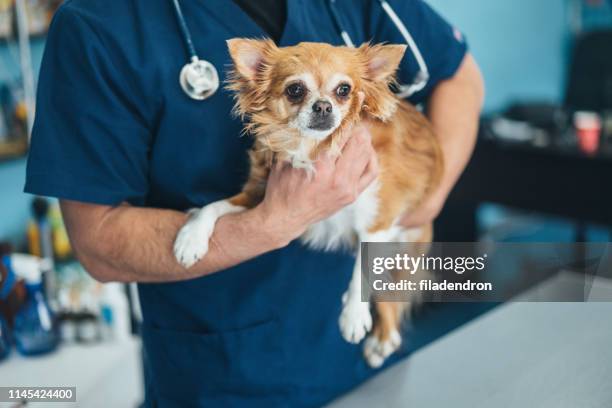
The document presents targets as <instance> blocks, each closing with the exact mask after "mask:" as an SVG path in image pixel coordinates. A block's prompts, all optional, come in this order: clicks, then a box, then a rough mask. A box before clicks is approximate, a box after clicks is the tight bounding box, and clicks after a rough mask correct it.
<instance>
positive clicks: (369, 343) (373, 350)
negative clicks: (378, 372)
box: [363, 331, 402, 368]
mask: <svg viewBox="0 0 612 408" xmlns="http://www.w3.org/2000/svg"><path fill="white" fill-rule="evenodd" d="M401 344H402V336H401V335H400V334H399V333H398V332H397V331H393V332H392V333H391V335H390V336H389V338H388V339H387V340H384V341H381V340H380V339H379V338H378V337H377V336H375V335H370V336H369V337H368V338H367V339H366V341H365V343H364V345H363V355H364V357H365V359H366V361H367V362H368V365H369V366H370V367H372V368H379V367H380V366H382V365H383V363H384V362H385V360H386V359H387V357H389V356H390V355H391V354H393V353H394V352H395V351H396V350H397V349H398V348H399V346H400V345H401Z"/></svg>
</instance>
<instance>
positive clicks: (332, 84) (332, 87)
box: [325, 72, 353, 93]
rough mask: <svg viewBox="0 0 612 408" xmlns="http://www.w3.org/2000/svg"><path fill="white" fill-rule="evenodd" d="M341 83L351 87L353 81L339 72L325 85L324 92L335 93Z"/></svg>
mask: <svg viewBox="0 0 612 408" xmlns="http://www.w3.org/2000/svg"><path fill="white" fill-rule="evenodd" d="M343 82H344V83H347V84H349V85H351V86H353V81H352V80H351V77H349V76H348V75H346V74H343V73H340V72H338V73H335V74H333V75H332V76H331V77H330V79H329V80H328V81H327V83H326V84H325V90H326V91H327V92H329V93H333V92H335V91H336V88H338V85H340V84H341V83H343Z"/></svg>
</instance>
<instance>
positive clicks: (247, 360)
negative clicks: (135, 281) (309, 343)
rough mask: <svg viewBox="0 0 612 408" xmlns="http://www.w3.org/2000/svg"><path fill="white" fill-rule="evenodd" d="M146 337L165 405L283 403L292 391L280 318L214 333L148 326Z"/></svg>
mask: <svg viewBox="0 0 612 408" xmlns="http://www.w3.org/2000/svg"><path fill="white" fill-rule="evenodd" d="M143 341H144V343H145V348H146V350H147V353H149V354H151V358H150V359H149V360H150V362H151V369H152V370H151V373H152V377H153V384H154V385H155V386H156V394H157V400H158V406H160V407H164V406H218V405H216V403H220V402H221V401H223V402H222V405H223V406H245V405H246V404H249V402H250V401H251V400H256V401H257V402H258V403H260V402H261V401H263V400H265V399H266V397H269V398H274V399H275V400H274V401H267V402H266V404H267V406H283V400H282V399H281V398H282V395H286V393H288V392H290V390H289V384H287V382H286V378H287V376H286V355H285V352H284V350H283V346H282V339H281V336H280V330H279V322H278V320H268V321H265V322H262V323H258V324H256V325H254V326H250V327H247V328H244V329H238V330H231V331H225V332H216V333H210V334H208V333H207V334H199V333H194V332H188V331H175V330H167V329H159V328H154V327H145V328H143ZM228 398H229V400H228ZM228 402H229V404H228ZM247 406H250V405H247Z"/></svg>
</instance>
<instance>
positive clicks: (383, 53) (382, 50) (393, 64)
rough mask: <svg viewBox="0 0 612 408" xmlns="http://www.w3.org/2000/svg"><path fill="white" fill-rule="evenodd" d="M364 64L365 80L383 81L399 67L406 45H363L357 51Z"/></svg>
mask: <svg viewBox="0 0 612 408" xmlns="http://www.w3.org/2000/svg"><path fill="white" fill-rule="evenodd" d="M358 51H359V53H360V54H361V56H362V58H363V61H364V64H365V71H366V72H365V75H366V78H367V79H369V80H371V81H384V80H386V79H388V78H390V77H392V76H393V75H394V74H395V71H397V68H398V67H399V64H400V62H401V61H402V58H403V57H404V53H405V52H406V45H404V44H402V45H395V44H391V45H382V44H377V45H370V44H367V43H366V44H363V45H362V46H361V47H359V49H358Z"/></svg>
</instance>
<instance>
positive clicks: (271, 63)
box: [175, 39, 443, 366]
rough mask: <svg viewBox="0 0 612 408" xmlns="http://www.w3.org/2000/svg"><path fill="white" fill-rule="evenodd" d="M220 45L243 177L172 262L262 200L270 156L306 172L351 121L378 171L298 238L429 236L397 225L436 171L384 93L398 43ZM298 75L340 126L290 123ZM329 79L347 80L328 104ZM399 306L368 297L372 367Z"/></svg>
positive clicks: (348, 310) (436, 163) (390, 347)
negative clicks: (249, 145) (245, 154)
mask: <svg viewBox="0 0 612 408" xmlns="http://www.w3.org/2000/svg"><path fill="white" fill-rule="evenodd" d="M228 46H229V51H230V54H231V56H232V59H233V60H234V69H233V71H232V72H231V74H230V77H229V81H228V88H229V89H230V90H232V91H233V92H234V94H235V98H236V104H235V113H236V114H237V115H239V116H240V117H241V118H243V120H244V121H245V123H246V124H245V132H246V133H248V134H249V135H251V136H252V137H254V146H253V149H252V150H251V152H250V161H251V171H250V176H249V179H248V181H247V183H246V184H245V186H244V188H243V191H242V192H241V193H240V194H239V195H237V196H235V197H232V198H230V199H229V200H225V201H223V202H218V203H214V204H212V205H209V206H207V207H205V208H204V209H202V210H201V211H200V213H198V214H196V216H195V217H192V219H191V220H190V222H189V223H188V224H186V226H185V227H184V228H183V230H181V232H179V235H178V237H177V241H176V244H175V253H176V255H177V258H178V259H179V261H181V263H183V264H184V265H186V266H189V265H190V264H192V263H194V262H195V261H196V260H197V259H199V258H201V257H202V256H204V254H205V253H206V248H205V249H204V250H203V251H202V250H201V249H200V248H195V247H194V246H195V245H199V246H200V247H201V238H202V237H205V236H206V234H208V236H210V234H212V230H213V228H214V222H215V221H216V218H217V217H220V216H221V215H223V214H225V213H227V212H233V211H240V210H242V209H244V208H251V207H254V206H256V205H257V204H258V203H260V202H261V200H262V199H263V196H264V193H265V188H266V182H267V178H268V175H269V173H270V169H271V166H272V163H273V162H274V161H275V160H283V161H285V160H286V161H290V162H292V163H293V165H294V166H295V167H303V168H305V169H307V170H308V171H310V169H311V168H312V166H311V165H312V163H313V162H314V161H315V160H316V158H317V156H318V155H319V154H320V153H321V152H322V151H327V150H332V151H337V150H338V146H337V143H338V140H339V139H340V138H341V137H343V134H344V133H345V132H348V131H350V129H351V127H352V126H354V125H355V124H357V123H359V122H361V123H365V124H366V125H367V127H368V128H369V130H370V132H371V135H372V145H373V147H374V149H375V151H376V153H377V156H378V161H379V167H380V173H379V176H378V179H377V181H376V182H375V183H373V186H372V188H368V190H366V192H364V193H363V194H362V196H361V197H360V198H359V199H358V200H357V202H356V203H355V204H354V205H351V206H350V208H347V209H346V210H342V211H341V213H340V214H338V215H334V217H331V218H330V219H329V220H326V221H324V222H321V223H319V224H318V225H314V226H312V227H311V228H310V229H309V230H308V231H307V233H306V234H305V236H304V241H305V242H306V243H308V244H309V245H312V246H314V247H318V248H334V247H336V246H338V245H336V244H337V243H336V242H335V241H336V239H337V241H338V243H340V242H345V243H346V242H349V243H351V242H352V243H353V244H354V243H358V242H359V241H366V240H367V241H382V240H384V241H405V240H406V241H414V242H423V243H427V242H430V241H431V239H432V228H431V225H424V226H422V227H421V228H419V229H415V230H412V231H406V230H404V229H403V228H401V226H399V225H398V220H399V219H400V217H401V216H402V215H403V214H405V213H406V212H407V211H410V210H412V209H414V208H415V207H416V206H418V205H419V204H420V203H421V202H422V201H423V200H424V199H425V198H426V197H427V195H428V194H429V193H430V192H431V191H432V190H433V189H435V187H436V186H437V185H438V183H439V181H440V177H441V174H442V170H443V163H442V154H441V151H440V148H439V145H438V142H437V139H436V137H435V135H434V132H433V130H432V128H431V126H430V124H429V122H428V121H427V119H426V118H425V117H424V116H423V115H422V114H421V113H420V112H418V111H417V110H416V109H415V108H414V107H413V106H412V105H410V104H409V103H407V102H404V101H400V100H399V99H398V98H396V97H395V96H394V95H393V93H392V92H391V91H390V89H389V84H390V83H391V82H393V81H394V74H395V71H396V69H397V67H398V65H399V62H400V60H401V58H402V56H403V54H404V52H405V46H401V45H369V44H365V45H363V46H361V47H359V48H356V49H354V48H348V47H332V46H330V45H327V44H320V43H300V44H298V45H296V46H293V47H286V48H278V47H277V46H276V45H274V43H273V42H272V41H270V40H247V39H235V40H230V41H229V42H228ZM306 74H307V75H309V77H308V78H311V80H312V81H313V82H314V83H316V84H317V86H318V87H319V88H320V89H319V90H318V91H317V92H320V94H321V95H322V97H326V98H328V99H330V100H331V101H332V104H333V105H334V109H336V110H337V112H340V114H341V121H340V123H339V125H338V126H337V127H336V128H335V129H333V131H331V133H330V134H329V135H327V136H326V137H324V138H322V139H316V138H311V137H306V136H305V135H304V134H303V133H304V130H303V129H301V128H299V127H296V126H294V125H292V123H293V122H292V120H294V119H295V117H296V115H298V110H299V109H300V107H299V106H296V104H295V103H290V101H287V98H286V97H285V96H286V95H285V91H286V88H285V87H286V86H287V80H288V78H292V77H294V76H296V75H298V76H299V75H306ZM338 75H340V76H341V77H342V78H348V79H347V81H350V83H351V94H350V97H348V98H347V99H342V100H340V99H336V100H334V95H332V96H329V95H325V92H326V91H325V90H323V87H324V85H323V84H325V83H327V82H329V81H330V78H335V76H338ZM307 108H308V107H307ZM211 224H212V225H211ZM332 237H333V238H332ZM354 238H356V240H355V239H354ZM198 240H200V241H198ZM356 249H357V248H356ZM358 269H360V268H358V265H356V270H355V273H354V274H353V281H352V282H351V287H350V288H349V290H348V291H347V294H346V295H345V305H344V311H343V314H342V316H341V319H340V325H341V329H342V334H343V335H344V337H345V338H346V339H347V340H349V341H353V342H357V341H360V340H361V338H362V337H363V336H364V335H365V334H366V332H367V331H368V330H370V328H371V317H369V307H368V306H367V305H366V306H365V308H364V306H363V305H360V304H361V299H360V296H358V293H356V291H360V290H361V286H360V283H359V279H360V278H359V275H360V271H359V270H358ZM406 308H407V304H402V303H390V302H378V303H376V309H377V318H378V319H377V322H376V324H375V327H374V329H373V330H372V334H371V335H370V337H369V338H368V340H367V341H366V343H365V345H364V353H365V357H366V359H367V360H368V362H369V363H370V364H371V365H372V366H378V365H380V364H382V362H383V361H384V359H385V358H386V357H387V356H388V355H389V354H390V353H392V352H393V351H395V350H396V349H397V347H398V346H399V343H400V338H399V325H400V323H401V317H402V314H403V312H404V311H405V310H406ZM368 317H369V318H370V323H369V324H368ZM356 320H359V321H357V322H356ZM361 326H363V327H361Z"/></svg>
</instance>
